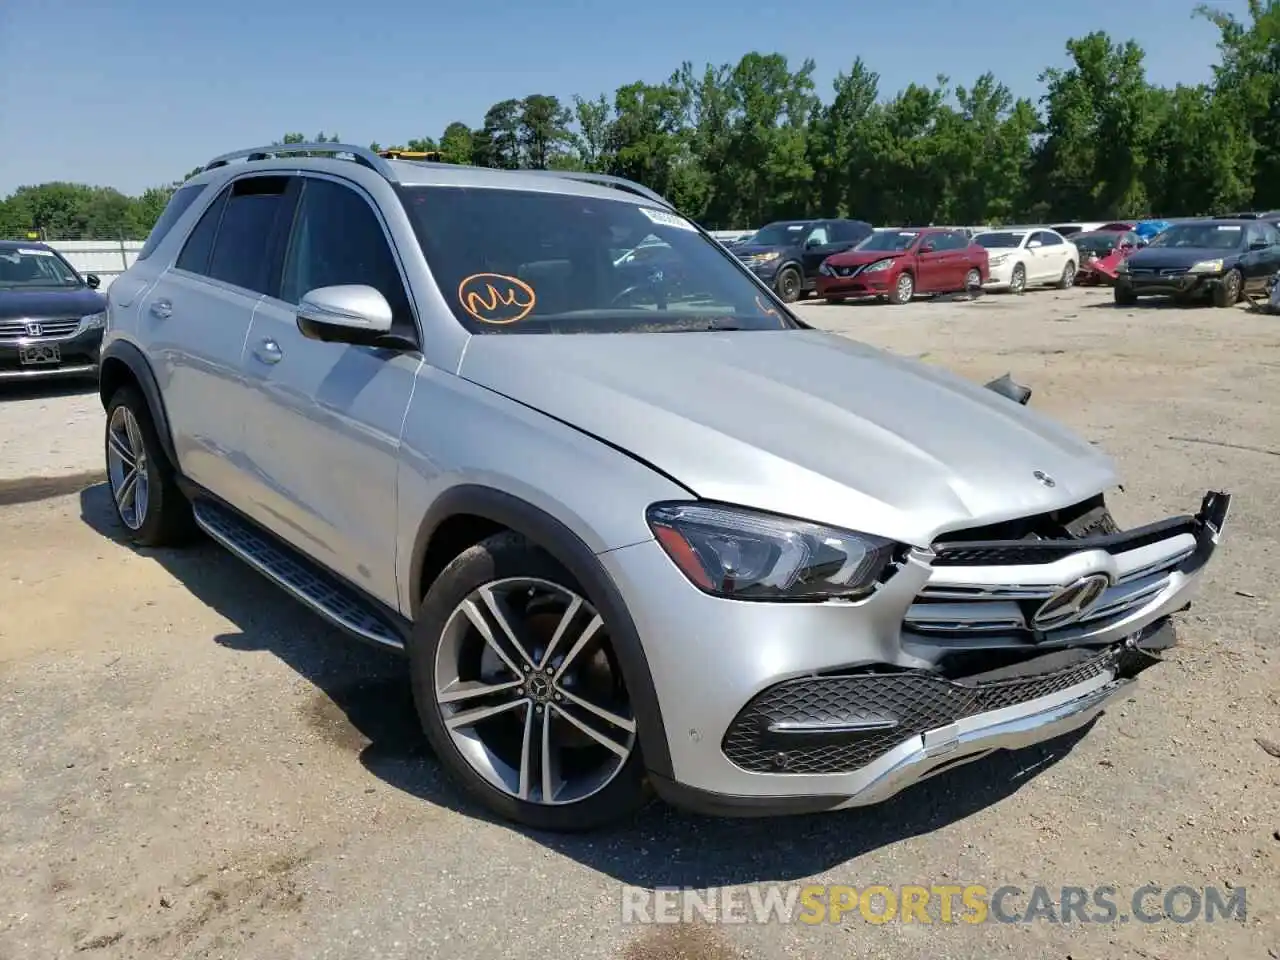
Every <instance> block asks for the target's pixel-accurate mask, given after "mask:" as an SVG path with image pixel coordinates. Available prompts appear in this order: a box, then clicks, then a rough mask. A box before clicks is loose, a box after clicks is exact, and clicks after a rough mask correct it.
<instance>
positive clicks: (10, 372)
mask: <svg viewBox="0 0 1280 960" xmlns="http://www.w3.org/2000/svg"><path fill="white" fill-rule="evenodd" d="M98 282H99V281H98V278H97V277H96V276H95V275H93V274H92V273H90V274H86V275H84V276H83V277H82V276H81V275H80V274H79V273H78V272H76V269H75V268H74V267H72V266H71V264H69V263H67V261H66V260H64V259H63V258H62V256H61V255H60V254H59V253H58V252H57V251H56V250H54V249H53V248H52V247H50V246H48V245H46V244H43V243H35V242H32V241H26V240H23V241H10V240H0V381H5V380H19V379H21V380H26V379H30V378H34V377H49V376H86V377H93V376H97V372H98V348H99V346H100V345H101V344H102V328H103V323H104V321H105V319H106V314H105V313H104V311H105V310H106V309H107V299H106V297H104V296H103V295H102V294H100V293H98Z"/></svg>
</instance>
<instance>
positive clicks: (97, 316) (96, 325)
mask: <svg viewBox="0 0 1280 960" xmlns="http://www.w3.org/2000/svg"><path fill="white" fill-rule="evenodd" d="M106 325H107V314H106V311H105V310H104V311H103V312H101V313H91V314H89V315H88V316H87V317H81V318H80V329H81V331H85V330H100V329H102V328H103V327H105V326H106Z"/></svg>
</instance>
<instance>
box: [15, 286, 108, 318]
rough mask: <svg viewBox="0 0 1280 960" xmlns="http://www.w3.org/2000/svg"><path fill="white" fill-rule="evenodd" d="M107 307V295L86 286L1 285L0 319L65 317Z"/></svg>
mask: <svg viewBox="0 0 1280 960" xmlns="http://www.w3.org/2000/svg"><path fill="white" fill-rule="evenodd" d="M105 309H107V298H106V297H105V296H103V295H102V294H100V293H98V291H96V290H90V289H88V288H87V287H73V288H71V289H68V290H49V289H45V290H6V289H4V288H3V287H0V320H15V319H27V318H29V319H32V320H46V319H64V318H67V317H75V316H81V317H83V316H86V315H87V314H90V313H98V312H100V311H102V310H105Z"/></svg>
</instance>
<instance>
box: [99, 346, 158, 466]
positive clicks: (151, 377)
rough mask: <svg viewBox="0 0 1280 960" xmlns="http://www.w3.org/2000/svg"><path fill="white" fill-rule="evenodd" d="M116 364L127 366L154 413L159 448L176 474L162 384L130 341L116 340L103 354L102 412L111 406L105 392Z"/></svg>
mask: <svg viewBox="0 0 1280 960" xmlns="http://www.w3.org/2000/svg"><path fill="white" fill-rule="evenodd" d="M117 363H122V364H124V366H125V367H126V368H127V369H128V370H129V373H130V374H131V375H132V378H133V380H134V382H135V383H137V385H138V388H139V389H140V390H141V391H142V398H143V400H145V401H146V404H147V409H148V410H149V411H150V413H151V423H152V425H153V426H154V427H155V430H156V436H157V437H159V438H160V446H161V447H163V448H164V454H165V456H166V457H168V458H169V462H170V463H171V464H173V466H174V469H175V470H176V469H177V466H178V457H177V452H176V450H175V448H174V445H173V436H172V434H171V433H170V431H169V415H168V413H167V412H166V411H165V406H164V398H163V397H162V396H161V394H160V384H159V382H158V381H157V380H156V375H155V371H154V370H152V369H151V363H150V361H148V360H147V357H146V355H145V354H144V353H143V352H142V351H141V350H140V349H139V348H138V347H137V346H136V345H135V344H133V343H130V342H129V341H128V340H113V341H112V342H111V343H110V344H109V345H108V346H107V347H106V349H104V350H103V351H102V357H101V359H100V360H99V363H98V398H99V399H100V400H101V401H102V408H103V409H104V410H105V409H106V407H107V404H108V403H110V402H111V397H110V396H109V395H108V392H107V390H106V385H107V383H108V382H109V377H108V375H107V374H108V371H109V370H110V369H111V368H112V367H114V365H115V364H117Z"/></svg>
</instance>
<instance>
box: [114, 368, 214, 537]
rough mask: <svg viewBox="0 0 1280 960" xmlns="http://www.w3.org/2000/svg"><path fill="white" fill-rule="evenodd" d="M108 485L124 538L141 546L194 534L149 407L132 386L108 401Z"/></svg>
mask: <svg viewBox="0 0 1280 960" xmlns="http://www.w3.org/2000/svg"><path fill="white" fill-rule="evenodd" d="M104 445H105V454H106V462H107V485H108V487H109V488H110V490H111V501H112V503H113V505H114V506H115V511H116V518H117V519H118V520H119V521H120V523H121V525H122V526H123V527H124V528H125V531H126V536H127V537H128V539H129V540H130V541H132V542H133V543H136V544H138V545H139V546H143V547H169V546H177V545H179V544H182V543H185V542H187V541H189V540H190V539H191V538H192V537H193V536H194V535H195V533H196V529H197V528H196V523H195V518H194V517H193V516H192V513H191V503H190V501H188V500H187V498H186V497H185V496H184V495H183V493H182V491H181V490H180V489H179V488H178V484H177V478H176V475H175V470H174V467H173V464H171V463H170V462H169V458H168V457H167V456H165V452H164V447H162V446H161V445H160V438H159V436H157V434H156V428H155V425H154V424H153V423H152V421H151V408H150V407H148V406H147V402H146V400H144V399H143V397H142V394H141V393H140V392H139V391H138V390H136V389H134V388H133V387H121V388H120V389H119V390H117V391H116V392H115V393H114V394H112V396H111V399H110V400H109V401H107V430H106V437H105V444H104Z"/></svg>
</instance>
